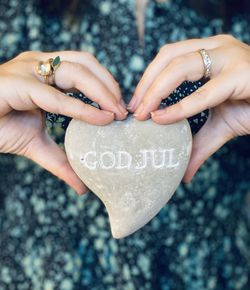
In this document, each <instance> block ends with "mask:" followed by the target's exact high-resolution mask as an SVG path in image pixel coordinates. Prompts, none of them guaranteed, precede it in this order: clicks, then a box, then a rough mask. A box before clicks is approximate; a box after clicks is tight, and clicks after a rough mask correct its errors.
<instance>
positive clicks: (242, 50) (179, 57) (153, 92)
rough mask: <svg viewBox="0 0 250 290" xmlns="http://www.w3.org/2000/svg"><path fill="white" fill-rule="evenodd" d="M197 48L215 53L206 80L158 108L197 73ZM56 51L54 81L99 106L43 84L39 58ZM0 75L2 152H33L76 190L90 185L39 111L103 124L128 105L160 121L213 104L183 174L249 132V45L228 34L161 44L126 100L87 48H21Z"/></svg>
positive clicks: (191, 173) (142, 117) (141, 115)
mask: <svg viewBox="0 0 250 290" xmlns="http://www.w3.org/2000/svg"><path fill="white" fill-rule="evenodd" d="M201 48H204V49H206V50H207V51H208V52H209V55H210V57H211V59H212V75H211V80H209V81H208V82H207V83H206V84H205V85H204V86H203V87H201V88H200V89H198V90H197V91H195V92H194V93H193V94H191V95H190V96H188V97H186V98H184V99H183V100H181V101H180V102H179V103H177V104H175V105H172V106H170V107H168V108H166V109H162V110H158V107H159V105H160V102H161V101H162V99H164V98H165V97H166V96H168V95H169V94H170V93H171V92H172V91H173V90H174V89H175V88H177V87H178V86H179V85H180V84H181V83H182V82H183V81H185V80H188V81H195V80H199V79H200V78H202V76H203V74H204V66H203V62H202V58H201V56H200V55H199V52H198V50H199V49H201ZM57 55H60V57H61V59H62V60H63V61H62V64H61V65H60V67H59V68H58V69H57V71H56V74H55V83H56V86H57V87H58V88H60V89H61V90H67V89H71V88H76V89H78V90H80V91H81V92H83V93H84V94H85V95H86V96H88V97H89V98H90V99H91V100H93V101H94V102H96V103H98V104H99V105H100V107H101V110H99V109H97V108H95V107H92V106H90V105H87V104H84V103H82V102H81V101H79V100H76V99H73V98H70V97H68V96H66V95H65V94H63V93H62V92H61V91H60V90H59V89H56V88H54V87H52V86H48V85H45V84H44V80H43V78H42V77H40V76H39V75H38V74H37V73H36V69H35V68H36V65H37V63H38V61H45V60H47V59H48V58H55V57H56V56H57ZM0 80H1V82H0V92H1V95H0V152H1V153H12V154H18V155H23V156H25V157H27V158H29V159H31V160H33V161H34V162H36V163H38V164H39V165H41V166H42V167H44V168H45V169H47V170H48V171H50V172H51V173H53V174H54V175H56V176H58V177H59V178H61V179H63V180H64V181H65V182H66V183H67V184H68V185H70V186H71V187H72V188H74V189H75V190H76V191H77V192H78V193H79V194H81V193H84V192H85V191H87V188H86V186H85V185H84V184H83V183H82V182H81V180H80V179H79V178H78V176H77V175H76V174H75V173H74V171H73V170H72V168H71V166H70V165H69V162H68V160H67V157H66V155H65V152H64V151H63V150H62V149H60V148H59V146H58V145H57V144H56V143H55V142H54V141H53V140H52V139H51V138H50V137H49V135H48V134H47V132H46V128H45V115H44V111H48V112H51V113H56V114H62V115H66V116H69V117H72V118H75V119H80V120H83V121H86V122H89V123H92V124H96V125H106V124H109V123H111V122H112V121H113V120H123V119H125V118H126V116H127V113H128V111H130V112H131V113H134V117H135V118H136V119H138V120H141V121H143V120H146V119H148V118H150V117H152V119H153V120H154V121H155V122H157V123H159V124H170V123H174V122H177V121H179V120H182V119H184V118H188V117H190V116H192V115H195V114H197V113H199V112H201V111H203V110H205V109H210V115H209V118H208V120H207V122H206V124H205V125H204V126H203V127H202V129H201V130H200V131H199V132H198V133H197V134H196V135H195V137H194V140H193V150H192V155H191V160H190V163H189V166H188V169H187V171H186V174H185V176H184V181H186V182H188V181H190V180H191V179H192V177H193V176H194V174H195V173H196V171H197V170H198V169H199V167H200V166H201V165H202V164H203V162H204V161H205V160H206V159H207V158H208V157H209V156H211V155H212V154H213V153H214V152H215V151H216V150H218V149H219V148H220V147H221V146H222V145H223V144H225V143H226V142H227V141H229V140H230V139H232V138H234V137H235V136H241V135H246V134H250V47H249V46H248V45H246V44H244V43H242V42H240V41H238V40H236V39H235V38H233V37H232V36H228V35H219V36H214V37H209V38H206V39H193V40H186V41H181V42H178V43H173V44H167V45H165V46H163V47H162V48H161V49H160V51H159V53H158V54H157V56H156V57H155V59H154V60H153V61H152V62H151V64H150V65H149V66H148V68H147V69H146V71H145V73H144V74H143V76H142V79H141V80H140V82H139V83H138V85H137V87H136V90H135V93H134V96H133V97H132V99H131V101H130V103H129V104H128V106H126V105H125V103H124V102H123V100H122V96H121V92H120V89H119V85H118V83H117V82H116V81H115V79H114V78H113V77H112V75H111V74H110V73H109V72H108V71H107V70H106V69H105V68H104V67H103V66H102V65H101V64H100V63H99V62H98V61H97V60H96V59H95V58H94V56H92V55H91V54H89V53H87V52H75V51H63V52H54V53H42V52H24V53H21V54H20V55H18V56H17V57H16V58H14V59H12V60H10V61H8V62H7V63H5V64H2V65H1V66H0Z"/></svg>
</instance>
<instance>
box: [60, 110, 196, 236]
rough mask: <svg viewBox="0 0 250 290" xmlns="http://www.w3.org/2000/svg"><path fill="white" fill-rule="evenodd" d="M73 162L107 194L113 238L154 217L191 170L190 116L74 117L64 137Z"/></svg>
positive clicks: (91, 184)
mask: <svg viewBox="0 0 250 290" xmlns="http://www.w3.org/2000/svg"><path fill="white" fill-rule="evenodd" d="M65 147H66V152H67V156H68V159H69V162H70V164H71V165H72V167H73V169H74V170H75V172H76V173H77V174H78V176H79V177H80V178H81V179H82V181H83V182H84V183H85V184H86V185H87V186H88V187H89V188H90V189H91V190H92V191H93V192H94V193H95V194H96V195H97V196H98V197H99V198H100V199H101V200H102V202H103V203H104V205H105V207H106V209H107V211H108V214H109V219H110V225H111V231H112V235H113V237H114V238H122V237H125V236H127V235H129V234H131V233H133V232H135V231H136V230H138V229H139V228H141V227H142V226H143V225H145V224H146V223H147V222H149V221H150V220H151V219H152V218H153V217H154V216H155V215H156V214H157V213H158V212H159V211H160V209H161V208H162V207H163V206H164V205H165V204H166V202H167V201H168V200H169V199H170V197H171V196H172V195H173V193H174V192H175V190H176V188H177V186H178V185H179V183H180V182H181V180H182V177H183V175H184V172H185V170H186V167H187V164H188V161H189V157H190V152H191V147H192V136H191V131H190V127H189V124H188V122H187V121H186V120H185V121H182V122H179V123H176V124H173V125H157V124H156V123H154V122H153V121H152V120H147V121H145V122H141V121H136V120H135V119H134V118H133V117H131V116H129V117H128V118H127V120H125V121H115V122H113V123H112V124H110V125H108V126H94V125H90V124H87V123H84V122H81V121H76V120H72V121H71V123H70V125H69V127H68V129H67V132H66V137H65Z"/></svg>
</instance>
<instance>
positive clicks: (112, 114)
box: [102, 110, 114, 117]
mask: <svg viewBox="0 0 250 290" xmlns="http://www.w3.org/2000/svg"><path fill="white" fill-rule="evenodd" d="M102 112H103V113H104V114H106V115H108V116H113V117H114V113H113V112H109V111H105V110H102Z"/></svg>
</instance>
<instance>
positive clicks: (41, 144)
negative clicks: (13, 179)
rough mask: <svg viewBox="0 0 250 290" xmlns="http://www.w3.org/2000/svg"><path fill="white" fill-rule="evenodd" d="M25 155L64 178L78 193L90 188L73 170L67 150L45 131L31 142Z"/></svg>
mask: <svg viewBox="0 0 250 290" xmlns="http://www.w3.org/2000/svg"><path fill="white" fill-rule="evenodd" d="M25 157H27V158H29V159H31V160H33V161H34V162H36V163H37V164H39V165H40V166H42V167H43V168H45V169H46V170H48V171H50V172H51V173H52V174H54V175H55V176H57V177H58V178H60V179H62V180H64V181H65V182H66V183H67V184H68V185H69V186H71V187H72V188H73V189H74V190H75V191H76V192H77V193H78V194H83V193H85V192H86V191H87V190H88V189H87V187H86V186H85V185H84V184H83V183H82V181H81V180H80V179H79V177H78V176H77V175H76V173H75V172H74V171H73V169H72V167H71V166H70V164H69V161H68V159H67V156H66V154H65V152H64V151H63V150H62V149H61V148H60V147H59V146H58V145H57V144H56V143H55V142H54V141H53V140H52V139H51V138H50V137H49V135H48V134H47V133H46V132H45V133H44V134H43V135H42V136H40V135H39V136H38V138H35V139H33V140H32V142H31V143H30V146H29V148H28V150H27V151H26V154H25Z"/></svg>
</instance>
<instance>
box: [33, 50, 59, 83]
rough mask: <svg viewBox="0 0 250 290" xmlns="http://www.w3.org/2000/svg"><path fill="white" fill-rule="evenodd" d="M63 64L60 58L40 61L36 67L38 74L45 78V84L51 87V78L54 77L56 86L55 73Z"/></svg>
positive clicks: (53, 80) (53, 81)
mask: <svg viewBox="0 0 250 290" xmlns="http://www.w3.org/2000/svg"><path fill="white" fill-rule="evenodd" d="M60 64H61V59H60V57H59V56H57V57H56V58H49V59H48V60H46V61H39V63H38V64H37V66H36V71H37V73H38V74H39V75H40V76H42V77H43V78H44V82H45V84H47V85H49V84H50V81H49V78H50V77H52V83H51V84H52V85H54V84H55V71H56V70H57V69H58V67H59V66H60Z"/></svg>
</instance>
